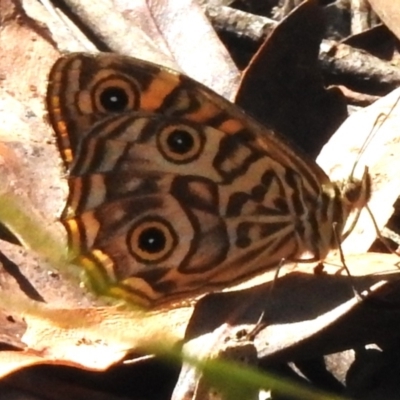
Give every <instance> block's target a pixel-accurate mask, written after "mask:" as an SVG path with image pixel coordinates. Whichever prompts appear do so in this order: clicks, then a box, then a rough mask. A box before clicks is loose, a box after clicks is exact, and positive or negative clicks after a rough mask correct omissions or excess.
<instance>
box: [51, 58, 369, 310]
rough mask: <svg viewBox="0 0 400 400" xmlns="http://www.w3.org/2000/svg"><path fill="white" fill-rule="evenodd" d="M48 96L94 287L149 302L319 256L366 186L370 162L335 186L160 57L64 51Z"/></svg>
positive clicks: (70, 222) (68, 218)
mask: <svg viewBox="0 0 400 400" xmlns="http://www.w3.org/2000/svg"><path fill="white" fill-rule="evenodd" d="M46 101H47V109H48V114H49V120H50V123H51V125H52V126H53V128H54V130H55V133H56V138H57V144H58V147H59V150H60V153H61V156H62V159H63V161H64V164H65V166H66V168H67V170H68V184H69V196H68V199H67V204H66V207H65V209H64V211H63V213H62V216H61V220H62V223H63V224H64V226H65V228H66V230H67V233H68V245H69V249H70V250H71V252H72V253H73V254H75V257H76V258H77V260H79V263H80V264H81V265H82V266H83V267H84V268H85V271H86V273H87V274H88V276H89V278H90V281H91V282H92V285H93V286H94V287H95V289H96V288H97V289H98V290H100V289H106V290H107V291H108V293H111V294H112V295H116V296H120V297H123V298H124V299H128V300H131V301H133V302H135V303H136V304H138V305H141V306H144V307H148V308H156V307H160V306H164V305H168V304H171V303H174V302H179V301H181V300H183V299H187V298H191V297H194V296H197V295H201V294H205V293H207V292H211V291H215V290H221V289H224V288H226V287H228V286H232V285H234V284H237V283H240V282H243V281H245V280H247V279H249V278H251V277H254V276H255V275H258V274H260V273H263V272H265V271H267V270H270V269H273V268H276V267H277V266H278V265H280V264H281V263H282V262H283V261H298V260H301V258H302V256H303V255H304V254H309V255H310V257H309V258H311V259H313V260H316V261H319V260H321V261H322V260H324V258H325V257H326V255H327V254H328V252H329V251H330V250H331V249H335V248H337V247H338V246H339V243H338V242H340V241H341V240H342V239H343V237H344V236H345V235H346V234H347V232H344V230H345V224H346V221H347V220H348V218H349V215H350V214H352V213H353V212H357V210H360V209H362V208H363V207H364V206H366V204H367V203H368V200H369V198H370V195H371V179H370V175H369V173H368V170H365V173H364V175H363V176H362V178H361V179H359V180H357V179H355V178H352V177H350V178H349V179H348V180H347V181H346V182H342V183H340V182H339V183H337V182H331V181H330V180H329V178H328V176H327V175H326V174H325V173H324V172H323V170H322V169H321V168H320V167H319V166H318V165H317V164H316V163H315V162H314V161H312V160H309V159H307V158H306V157H305V156H303V155H302V154H300V152H298V151H297V150H295V149H294V148H293V147H292V146H291V145H290V144H289V143H287V141H286V140H284V138H283V137H281V136H280V135H279V134H278V133H276V132H274V131H272V130H270V129H267V128H266V127H264V126H263V125H261V124H260V123H258V122H257V121H256V120H254V119H253V118H251V117H250V116H249V115H247V114H246V113H245V112H244V111H243V110H241V109H240V108H239V107H238V106H236V105H235V104H232V103H231V102H229V101H227V100H225V99H224V98H223V97H221V96H219V95H218V94H216V93H214V92H213V91H212V90H210V89H208V88H207V87H205V86H203V85H202V84H200V83H198V82H196V81H194V80H192V79H191V78H189V77H187V76H185V75H182V74H180V73H178V72H175V71H173V70H170V69H168V68H165V67H162V66H159V65H156V64H153V63H149V62H145V61H142V60H139V59H135V58H130V57H125V56H121V55H116V54H108V53H103V54H97V55H90V54H85V53H76V54H70V55H67V56H63V57H61V58H60V59H59V60H57V61H56V63H55V64H54V66H53V67H52V69H51V72H50V75H49V83H48V91H47V97H46ZM277 101H278V100H277Z"/></svg>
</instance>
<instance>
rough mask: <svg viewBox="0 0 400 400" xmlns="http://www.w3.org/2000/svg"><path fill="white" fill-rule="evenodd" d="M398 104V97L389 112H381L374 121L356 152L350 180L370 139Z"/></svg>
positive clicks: (399, 98)
mask: <svg viewBox="0 0 400 400" xmlns="http://www.w3.org/2000/svg"><path fill="white" fill-rule="evenodd" d="M399 102H400V97H398V98H397V100H396V101H395V102H394V103H393V105H392V106H391V108H390V110H389V112H387V113H384V112H381V113H380V114H379V115H378V116H377V117H376V119H375V122H374V126H373V127H372V129H371V132H370V133H369V134H368V136H367V138H366V139H365V140H364V143H363V144H362V146H361V149H360V151H359V152H358V155H357V158H356V161H355V163H354V164H353V168H352V170H351V173H350V179H352V178H353V175H354V171H355V169H356V168H357V165H358V163H359V162H360V159H361V157H362V155H363V153H364V151H365V149H366V148H367V147H368V146H369V144H370V143H371V141H372V139H373V138H374V137H375V135H376V133H377V132H378V130H379V128H380V127H381V126H382V125H383V124H384V123H385V122H386V120H387V119H388V118H389V116H390V114H391V113H392V111H393V110H394V109H395V108H396V106H397V104H398V103H399Z"/></svg>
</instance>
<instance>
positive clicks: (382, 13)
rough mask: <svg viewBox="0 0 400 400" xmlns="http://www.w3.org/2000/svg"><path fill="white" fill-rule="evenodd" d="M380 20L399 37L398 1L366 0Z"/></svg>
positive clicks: (399, 15) (399, 17) (399, 13)
mask: <svg viewBox="0 0 400 400" xmlns="http://www.w3.org/2000/svg"><path fill="white" fill-rule="evenodd" d="M368 2H369V4H370V5H371V7H372V9H373V10H374V11H375V12H376V13H377V14H378V16H379V18H380V19H381V20H382V22H383V23H384V24H385V25H386V26H387V27H388V28H389V29H390V30H391V31H392V32H393V33H394V34H395V35H396V36H397V38H398V39H400V9H399V3H398V2H397V1H393V0H368Z"/></svg>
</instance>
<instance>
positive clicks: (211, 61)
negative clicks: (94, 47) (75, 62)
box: [35, 0, 239, 99]
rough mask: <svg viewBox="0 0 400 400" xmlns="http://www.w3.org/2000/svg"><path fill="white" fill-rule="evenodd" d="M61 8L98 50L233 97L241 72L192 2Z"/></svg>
mask: <svg viewBox="0 0 400 400" xmlns="http://www.w3.org/2000/svg"><path fill="white" fill-rule="evenodd" d="M65 4H66V5H67V6H68V7H70V9H71V10H72V13H73V14H74V16H75V18H76V17H77V18H78V19H79V20H80V21H81V22H82V23H83V24H84V25H85V26H86V27H87V28H88V29H89V30H91V31H92V32H93V33H94V34H95V35H96V37H97V38H98V40H100V41H101V42H102V43H103V46H98V48H99V49H102V50H105V49H107V50H110V51H113V52H117V53H120V54H124V55H128V56H132V57H136V58H141V59H144V60H147V61H152V62H155V63H157V64H161V65H164V66H169V67H172V68H174V69H176V70H181V71H183V72H184V73H186V74H187V75H189V76H191V77H192V78H194V79H196V80H197V81H199V82H202V83H203V84H205V85H206V86H208V87H210V88H212V89H214V90H215V91H216V92H218V93H220V94H222V95H223V96H225V97H227V98H229V99H233V98H234V95H235V93H236V89H237V86H238V83H239V71H238V70H237V68H236V66H235V65H234V63H233V61H232V59H231V57H230V55H229V53H228V52H227V50H226V49H225V47H224V46H223V45H222V44H221V42H220V40H219V39H218V37H217V35H216V33H215V31H214V29H213V28H212V26H211V24H210V23H209V21H208V20H207V18H206V17H205V15H204V13H203V11H202V9H201V8H200V7H199V5H198V4H197V2H196V1H193V0H184V1H179V2H176V1H170V0H156V1H144V0H140V1H135V2H127V1H123V0H120V1H117V2H113V1H111V0H102V1H98V2H96V3H93V2H91V1H89V0H85V1H82V0H67V1H65ZM44 12H45V11H44ZM67 14H68V13H67ZM35 15H36V14H35ZM42 15H43V14H42ZM63 15H64V14H63ZM49 16H50V15H49ZM41 21H42V22H43V23H45V24H46V25H47V26H48V28H49V29H50V31H51V33H52V36H53V38H54V40H58V38H60V37H61V36H62V34H63V33H65V26H63V24H60V23H58V24H55V22H54V18H43V16H41ZM60 30H61V31H62V32H61V33H60ZM71 36H72V35H71ZM78 45H79V44H77V43H76V41H73V40H71V41H70V42H67V43H65V44H64V47H63V50H68V51H76V49H77V47H78ZM104 45H106V48H105V47H104ZM78 48H79V47H78ZM80 51H87V49H86V48H83V47H82V48H81V49H80Z"/></svg>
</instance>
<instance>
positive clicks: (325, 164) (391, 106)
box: [317, 89, 400, 254]
mask: <svg viewBox="0 0 400 400" xmlns="http://www.w3.org/2000/svg"><path fill="white" fill-rule="evenodd" d="M399 98H400V89H396V90H394V91H393V92H391V93H390V94H388V95H387V96H385V97H383V98H381V99H380V100H378V101H376V102H375V103H374V104H372V105H371V106H369V107H367V108H365V109H362V110H360V111H358V112H356V113H354V114H352V115H351V116H350V117H349V118H348V119H347V120H346V121H345V122H344V123H343V125H342V126H341V127H340V128H339V129H338V130H337V132H336V133H335V134H334V135H333V137H332V138H331V140H330V141H329V142H328V143H327V144H326V145H325V146H324V148H323V149H322V151H321V153H320V155H319V157H318V159H317V162H318V164H319V165H320V166H321V167H322V168H323V169H324V170H325V171H326V172H327V173H328V175H329V176H330V178H331V179H332V180H338V181H343V180H346V179H348V178H349V176H350V173H351V171H352V169H353V166H354V164H355V162H356V160H357V157H358V156H359V154H360V149H361V148H362V146H363V145H364V144H365V142H366V140H367V138H368V136H369V135H370V133H371V132H372V131H373V130H374V131H376V133H375V134H374V135H373V136H372V137H371V140H370V141H368V145H367V147H366V149H365V150H364V151H363V152H362V155H361V158H360V162H359V163H358V164H357V168H356V171H355V177H358V178H361V176H362V174H363V172H364V168H365V166H368V168H369V171H370V173H371V176H372V198H371V201H370V202H369V207H370V208H371V211H372V213H373V215H374V219H375V221H376V223H377V225H378V226H379V227H380V229H382V228H383V227H384V226H385V224H386V222H387V221H388V219H389V218H390V216H391V215H392V213H393V204H394V202H395V201H396V199H397V197H398V196H399V194H400V174H399V173H398V171H399V166H400V164H399V157H398V155H399V154H400V139H399V135H398V132H399V125H400V104H397V102H398V100H399ZM375 238H376V230H375V228H374V226H373V222H372V220H371V217H370V215H369V214H368V212H367V211H366V210H363V211H362V213H361V215H360V218H359V221H358V223H357V226H356V228H355V229H354V231H353V232H352V234H351V235H350V236H349V238H348V239H346V241H345V242H344V243H343V249H344V251H345V252H346V253H353V254H358V253H363V252H365V251H367V250H368V249H369V247H370V246H371V244H372V242H373V241H374V239H375Z"/></svg>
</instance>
